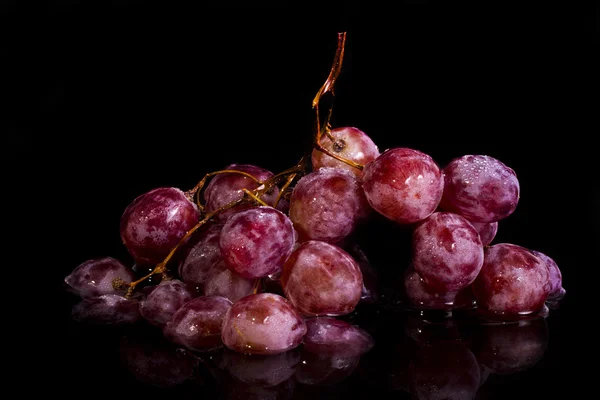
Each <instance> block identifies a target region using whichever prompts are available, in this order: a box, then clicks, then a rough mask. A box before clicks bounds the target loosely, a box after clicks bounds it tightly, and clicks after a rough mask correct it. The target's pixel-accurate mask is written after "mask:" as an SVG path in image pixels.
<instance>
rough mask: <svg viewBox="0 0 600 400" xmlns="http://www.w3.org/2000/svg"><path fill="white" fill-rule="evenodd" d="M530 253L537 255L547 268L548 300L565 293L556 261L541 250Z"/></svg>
mask: <svg viewBox="0 0 600 400" xmlns="http://www.w3.org/2000/svg"><path fill="white" fill-rule="evenodd" d="M532 253H533V254H535V255H536V256H538V257H539V258H540V259H541V260H542V261H543V262H544V263H545V264H546V267H547V268H548V279H549V281H550V291H549V293H548V300H554V299H559V298H561V297H563V296H564V295H565V293H566V290H565V289H564V288H563V287H562V273H561V272H560V269H559V268H558V265H557V264H556V261H554V259H552V258H550V257H548V256H547V255H546V254H544V253H542V252H539V251H536V250H533V251H532Z"/></svg>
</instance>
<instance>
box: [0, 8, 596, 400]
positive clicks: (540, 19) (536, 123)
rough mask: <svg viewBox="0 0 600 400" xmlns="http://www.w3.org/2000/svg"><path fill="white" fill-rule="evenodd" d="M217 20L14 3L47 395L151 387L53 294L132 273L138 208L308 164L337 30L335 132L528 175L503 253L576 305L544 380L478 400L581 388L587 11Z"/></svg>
mask: <svg viewBox="0 0 600 400" xmlns="http://www.w3.org/2000/svg"><path fill="white" fill-rule="evenodd" d="M209 3H216V2H209ZM223 3H224V4H221V5H217V4H209V5H207V6H199V5H197V6H194V5H187V6H182V5H175V4H168V5H167V4H155V3H150V2H144V1H116V0H115V1H112V2H105V4H103V5H99V4H87V3H85V2H77V1H62V2H49V3H48V4H47V5H44V6H35V7H34V6H29V7H27V6H23V5H18V4H17V3H16V2H12V3H11V2H9V3H6V4H7V5H3V9H2V13H3V17H4V18H5V19H4V21H5V22H6V23H7V24H8V25H7V24H4V25H3V26H4V27H7V26H8V27H10V29H9V30H8V31H7V32H8V33H7V35H6V36H5V40H4V41H5V43H4V44H3V45H6V49H7V51H8V55H9V57H8V58H7V59H8V60H9V63H8V64H9V67H14V69H12V68H9V70H10V72H8V73H6V74H5V75H4V79H3V80H5V81H6V83H7V84H8V85H7V86H8V90H7V91H5V94H8V96H7V99H8V100H9V102H8V105H7V107H4V108H3V111H4V112H3V114H4V116H3V118H2V124H3V125H2V130H3V132H4V134H3V139H2V140H3V143H4V145H3V151H2V154H3V158H4V160H3V161H4V162H5V163H7V165H6V168H4V169H5V171H6V172H8V174H7V175H9V176H10V177H12V178H16V181H17V184H19V187H18V189H19V190H24V191H26V193H28V194H29V195H28V196H27V198H28V199H29V200H31V201H32V203H33V204H32V205H31V206H29V204H27V207H29V208H27V210H28V211H27V212H26V214H27V215H28V216H29V217H32V222H27V223H20V224H19V225H20V228H23V231H24V232H23V233H21V231H20V230H18V229H17V232H18V233H19V234H21V235H25V236H21V237H25V238H26V239H25V240H20V241H19V242H21V244H23V242H26V243H25V244H26V252H25V253H20V255H21V256H24V257H20V259H21V263H23V261H22V260H23V259H25V260H27V261H25V262H24V264H25V265H30V264H35V265H37V267H36V269H37V270H38V271H39V272H37V275H36V278H35V279H34V281H36V282H37V283H39V282H40V281H42V282H43V288H44V289H50V292H51V294H50V298H48V297H46V298H45V300H44V301H43V303H45V304H46V305H45V306H44V310H43V311H39V312H38V313H37V317H36V318H40V319H43V320H44V321H45V322H44V323H45V324H46V325H45V328H44V329H42V328H39V327H38V328H37V330H34V331H33V332H35V333H34V337H35V338H37V339H36V340H38V341H39V340H40V337H44V338H49V337H52V340H49V339H44V340H45V341H46V340H48V341H50V342H51V343H45V344H43V345H42V347H43V346H46V345H49V346H50V347H52V348H54V349H59V352H60V354H61V356H60V359H61V360H62V365H63V367H62V368H63V369H62V370H60V371H61V372H57V378H56V379H53V380H52V383H53V385H52V386H51V388H52V390H53V391H56V393H62V394H63V395H64V396H66V397H68V398H75V394H79V393H81V392H79V391H78V390H79V389H77V390H75V389H74V387H75V386H78V385H79V384H81V385H82V386H88V387H94V391H95V392H96V393H99V394H108V393H114V395H113V396H114V397H113V398H125V395H126V394H129V392H128V390H130V388H135V389H131V390H142V391H143V390H144V389H141V388H140V387H137V386H135V384H134V383H133V381H130V380H127V379H126V378H123V376H122V375H121V373H120V372H119V370H118V369H116V368H117V367H114V368H115V369H113V367H111V365H110V360H111V358H110V357H109V356H107V355H106V351H104V350H107V349H109V348H110V345H112V344H111V342H108V343H109V344H93V343H89V340H88V338H89V337H93V338H95V339H98V335H94V334H91V335H92V336H89V337H88V336H85V335H87V334H90V333H89V332H87V331H86V330H85V329H82V328H80V327H77V326H74V325H73V324H72V323H71V322H70V314H69V313H70V305H71V304H72V303H73V298H72V297H70V296H69V295H68V294H66V293H64V292H62V287H61V284H62V279H63V278H64V276H65V275H67V274H68V273H69V272H70V271H71V270H72V269H73V268H75V267H76V266H77V265H78V264H79V263H81V262H83V261H85V260H87V259H89V258H95V257H102V256H106V255H110V256H113V257H117V258H121V259H123V260H124V261H126V262H129V258H128V255H127V253H126V251H125V249H124V248H123V246H122V245H121V243H120V238H119V233H118V224H119V218H120V215H121V213H122V211H123V210H124V208H125V207H126V206H127V205H128V204H129V202H130V201H131V200H133V198H135V197H136V196H137V195H139V194H141V193H143V192H146V191H148V190H150V189H152V188H155V187H159V186H175V187H179V188H182V189H183V190H187V189H189V188H191V187H193V186H194V185H195V183H196V182H197V181H198V180H199V179H200V178H201V177H202V176H203V174H205V173H206V172H209V171H214V170H217V169H220V168H222V167H224V166H226V165H227V164H229V163H232V162H237V163H250V164H256V165H260V166H262V167H264V168H267V169H270V170H272V171H280V170H283V169H284V168H286V167H289V166H292V165H293V164H294V163H295V162H296V161H297V160H298V159H299V158H300V157H301V156H302V155H303V154H304V152H305V151H306V150H307V149H309V148H310V142H311V138H312V132H313V124H314V111H313V110H312V108H311V101H312V98H313V97H314V95H315V93H316V92H317V90H318V89H319V87H320V86H321V85H322V84H323V82H324V81H325V78H326V77H327V74H328V71H329V68H330V65H331V61H332V59H333V55H334V52H335V46H336V39H337V37H336V36H337V32H341V31H346V32H348V37H347V46H346V57H345V59H344V64H343V69H342V74H341V76H340V78H339V80H338V82H337V86H336V90H335V93H336V102H335V107H334V114H333V119H332V122H333V125H334V126H343V125H352V126H356V127H358V128H360V129H362V130H363V131H365V132H366V133H367V134H369V135H370V136H371V137H372V139H373V140H374V141H375V142H376V143H377V144H378V146H379V148H380V150H384V149H387V148H389V147H395V146H403V147H412V148H415V149H418V150H421V151H423V152H425V153H428V154H430V155H431V156H432V157H433V158H434V159H436V160H437V161H438V163H439V164H440V165H441V166H444V165H445V164H446V163H448V162H449V161H450V160H451V159H452V158H454V157H458V156H461V155H464V154H487V155H490V156H493V157H496V158H498V159H500V160H502V161H503V162H504V163H506V164H507V165H509V166H510V167H512V168H513V169H514V170H515V171H516V173H517V176H518V177H519V180H520V184H521V199H520V203H519V206H518V207H517V210H516V211H515V213H514V214H513V215H511V216H510V217H509V218H507V219H506V220H504V221H502V222H501V223H500V229H499V232H498V235H497V237H496V240H495V242H511V243H515V244H519V245H522V246H526V247H530V248H533V249H536V250H539V251H542V252H545V253H546V254H548V255H550V256H551V257H553V258H554V259H555V260H556V261H557V263H558V265H559V266H560V267H561V269H562V272H563V280H564V287H565V288H566V290H567V296H566V297H565V299H564V300H563V302H562V303H561V307H560V309H559V310H554V311H553V312H552V313H551V315H550V317H549V319H548V323H549V328H550V331H549V332H550V346H549V349H548V351H547V353H546V355H545V358H544V360H543V361H542V362H541V363H540V365H541V366H538V367H536V368H534V369H533V372H531V371H530V372H528V373H527V375H520V376H519V377H517V378H506V382H505V383H506V384H505V385H504V384H503V383H500V384H498V385H497V387H496V388H495V389H493V390H497V393H498V394H496V395H494V394H493V393H494V392H493V390H488V393H487V394H482V396H484V395H485V396H487V397H481V398H504V397H503V396H504V395H507V393H510V394H511V397H512V398H525V397H526V396H529V395H530V394H532V393H537V394H538V395H539V396H540V398H541V397H542V396H546V397H548V396H550V395H552V394H556V393H557V390H558V389H560V390H561V391H563V392H564V393H569V392H573V391H578V390H580V388H581V387H582V385H581V380H582V379H583V378H580V379H579V380H571V379H570V378H569V377H570V376H571V374H575V376H579V377H581V376H583V375H582V374H583V372H581V370H582V369H583V368H584V367H579V366H578V365H579V364H577V363H576V361H577V359H578V357H580V356H582V354H583V353H582V352H583V349H585V348H586V346H587V345H584V346H581V345H582V343H585V341H584V339H583V337H584V335H585V332H589V331H590V329H591V328H588V327H587V325H586V323H587V322H585V321H586V319H585V318H584V316H585V315H586V314H585V311H584V308H585V307H587V306H588V305H590V304H591V303H589V302H588V300H587V295H588V292H586V288H585V287H584V282H585V281H588V282H589V281H593V279H595V277H596V274H597V273H596V272H595V271H594V270H595V269H597V264H598V263H597V259H595V261H594V258H592V257H591V256H590V255H589V252H590V251H594V250H591V249H595V248H596V247H595V246H597V245H596V242H597V236H596V235H597V232H598V231H597V228H594V227H597V221H598V213H597V209H598V205H599V204H598V194H599V186H600V185H599V184H598V179H597V172H596V171H595V158H594V156H593V154H594V153H596V152H595V150H594V149H595V148H596V146H595V145H594V144H593V143H592V139H593V138H594V137H595V136H596V135H597V133H598V122H597V109H595V108H594V107H596V108H597V99H598V84H597V80H596V79H597V78H596V76H595V72H596V71H597V70H598V63H597V61H596V57H597V55H598V47H597V46H598V25H597V15H596V10H594V9H593V7H590V8H585V7H583V6H582V7H580V6H575V5H566V4H563V5H548V4H542V3H537V2H534V3H530V2H528V3H527V5H525V4H521V3H518V4H517V5H512V6H507V5H497V6H491V5H488V6H481V5H475V6H473V5H468V6H467V5H465V4H461V3H457V2H444V3H443V4H442V3H441V2H440V3H438V2H432V1H430V2H427V1H403V2H402V1H399V2H396V3H398V4H397V5H396V8H394V9H383V8H381V9H375V10H373V9H367V8H366V7H365V6H362V5H361V4H359V3H358V2H350V3H345V4H341V3H339V4H334V3H330V4H329V5H328V6H326V7H325V6H321V7H308V6H306V5H295V4H294V3H293V2H277V4H275V2H260V1H258V2H248V3H246V5H245V6H241V5H237V4H234V3H230V2H223ZM523 3H524V2H523ZM6 39H8V40H6ZM595 117H596V118H595ZM18 207H19V206H18V205H17V209H18ZM9 214H13V213H12V211H11V212H9ZM19 215H20V214H19ZM13 216H14V214H13ZM9 217H10V216H9ZM18 218H21V217H18ZM34 235H35V236H36V237H37V238H38V239H36V240H37V242H36V243H35V244H31V241H32V240H33V239H32V236H34ZM374 235H377V233H374ZM40 238H41V239H40ZM378 241H379V242H380V244H381V246H380V248H379V249H378V251H382V252H383V251H386V252H389V253H385V254H382V253H379V254H372V256H373V258H375V259H378V260H379V261H380V262H382V263H385V264H386V265H387V268H393V267H390V265H392V266H393V265H394V257H395V255H394V254H393V248H394V237H390V235H389V232H382V233H381V237H379V239H378ZM42 249H43V250H42ZM26 268H28V271H31V268H30V267H26ZM48 282H50V283H48ZM46 300H47V301H46ZM54 300H56V301H54ZM37 301H38V300H35V301H34V303H35V302H37ZM55 303H56V304H55ZM36 307H40V306H39V305H37V306H36ZM65 327H66V329H65ZM86 332H87V333H86ZM30 333H31V331H30ZM102 346H104V347H102ZM107 351H108V350H107ZM108 352H109V353H110V351H108ZM55 359H56V358H55ZM592 362H593V361H592ZM103 363H105V364H103ZM49 367H51V366H49V365H47V364H46V365H45V367H44V368H45V369H46V370H47V369H48V368H49ZM88 371H89V373H88ZM382 373H385V371H382ZM580 374H581V375H580ZM111 382H113V386H114V385H116V386H117V387H120V389H115V388H114V387H112V386H111ZM115 382H116V383H115ZM499 382H502V381H499ZM550 382H561V383H560V384H556V383H550ZM65 384H67V385H73V387H71V389H65V386H64V385H65ZM96 384H97V385H98V386H94V385H96ZM127 385H129V386H127ZM132 385H133V386H132ZM503 385H504V386H503ZM113 389H114V390H113ZM536 391H539V392H536ZM143 393H144V395H145V396H147V395H148V394H149V393H150V392H143ZM161 393H162V392H161ZM382 393H383V392H382ZM121 395H122V396H121ZM179 395H181V396H184V395H182V394H181V393H180V394H179ZM189 396H192V394H189ZM190 398H191V397H190ZM549 398H553V397H549Z"/></svg>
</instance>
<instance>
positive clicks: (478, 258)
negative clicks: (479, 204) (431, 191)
mask: <svg viewBox="0 0 600 400" xmlns="http://www.w3.org/2000/svg"><path fill="white" fill-rule="evenodd" d="M412 263H413V267H414V269H415V271H417V273H418V274H419V275H420V276H421V277H422V278H423V279H424V280H425V283H426V284H427V286H430V287H432V288H434V289H436V290H437V291H444V292H445V291H458V290H460V289H462V288H465V287H467V286H468V285H470V284H471V283H473V281H474V280H475V278H476V277H477V274H479V271H480V270H481V266H482V265H483V245H482V244H481V239H480V237H479V234H478V233H477V231H476V230H475V228H474V227H473V225H471V223H470V222H469V221H467V219H465V218H464V217H461V216H460V215H458V214H454V213H449V212H435V213H433V214H432V215H431V216H429V217H428V218H427V219H426V220H424V221H423V222H422V223H421V224H420V225H419V226H418V227H417V228H416V229H415V230H414V231H413V236H412Z"/></svg>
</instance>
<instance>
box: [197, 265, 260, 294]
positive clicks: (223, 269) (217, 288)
mask: <svg viewBox="0 0 600 400" xmlns="http://www.w3.org/2000/svg"><path fill="white" fill-rule="evenodd" d="M255 284H256V280H254V279H246V278H244V277H243V276H241V275H240V274H238V273H236V272H234V271H233V270H231V269H229V268H227V265H226V264H225V262H224V261H223V260H219V261H217V262H216V263H215V264H214V265H213V266H212V267H211V268H210V269H209V270H208V272H207V273H206V278H205V281H204V294H205V295H206V296H222V297H225V298H227V299H229V300H231V301H236V300H239V299H241V298H242V297H245V296H248V295H249V294H252V293H253V292H254V287H255Z"/></svg>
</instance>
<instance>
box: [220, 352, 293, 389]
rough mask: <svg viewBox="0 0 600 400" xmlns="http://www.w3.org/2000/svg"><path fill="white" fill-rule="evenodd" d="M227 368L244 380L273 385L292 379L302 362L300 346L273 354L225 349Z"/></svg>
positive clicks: (259, 384)
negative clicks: (246, 352)
mask: <svg viewBox="0 0 600 400" xmlns="http://www.w3.org/2000/svg"><path fill="white" fill-rule="evenodd" d="M223 361H224V364H225V368H226V369H227V371H229V373H230V374H231V375H232V376H234V377H236V378H237V379H239V380H240V381H242V382H245V383H248V384H250V385H256V386H261V387H272V386H276V385H279V384H281V383H283V382H285V381H287V380H288V379H290V378H291V377H292V376H293V375H294V372H295V371H296V366H297V365H298V363H299V362H300V352H299V351H298V348H295V349H292V350H289V351H286V352H284V353H279V354H272V355H258V354H242V353H238V352H236V351H231V350H225V352H224V353H223Z"/></svg>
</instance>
